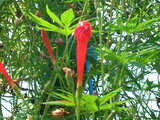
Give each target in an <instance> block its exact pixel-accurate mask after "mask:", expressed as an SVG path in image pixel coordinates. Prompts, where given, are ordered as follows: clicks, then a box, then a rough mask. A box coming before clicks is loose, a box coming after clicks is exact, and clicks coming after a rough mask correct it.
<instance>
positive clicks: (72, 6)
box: [68, 3, 76, 10]
mask: <svg viewBox="0 0 160 120" xmlns="http://www.w3.org/2000/svg"><path fill="white" fill-rule="evenodd" d="M70 8H71V9H73V10H74V9H75V8H76V3H73V4H69V5H68V9H70Z"/></svg>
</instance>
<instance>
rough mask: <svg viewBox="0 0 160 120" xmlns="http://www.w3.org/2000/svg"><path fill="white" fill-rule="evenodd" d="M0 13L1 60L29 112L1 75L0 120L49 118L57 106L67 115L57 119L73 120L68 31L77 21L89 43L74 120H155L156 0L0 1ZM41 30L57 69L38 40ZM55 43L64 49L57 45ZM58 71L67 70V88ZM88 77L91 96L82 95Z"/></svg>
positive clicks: (159, 57)
mask: <svg viewBox="0 0 160 120" xmlns="http://www.w3.org/2000/svg"><path fill="white" fill-rule="evenodd" d="M0 8H1V10H0V16H1V17H0V60H1V61H2V63H3V64H4V66H5V68H6V69H7V72H8V73H9V75H10V76H11V78H12V79H13V80H14V81H15V82H16V84H17V85H18V87H19V89H20V90H21V93H22V95H23V96H24V99H25V101H26V103H27V104H28V105H29V107H30V110H31V111H32V112H33V113H31V112H30V110H29V108H27V106H26V105H25V104H24V102H22V101H21V100H22V99H21V98H19V97H18V96H16V95H15V91H14V90H12V89H11V88H10V87H9V85H8V83H7V81H6V79H5V78H4V77H3V76H2V75H1V74H0V87H1V89H0V94H1V95H0V99H1V101H0V120H1V119H15V120H21V119H23V120H24V119H27V114H28V115H30V116H31V117H33V119H34V117H35V119H44V120H52V119H53V120H54V119H56V118H54V117H53V116H51V113H52V112H53V111H55V110H56V109H60V108H63V109H64V111H65V112H69V113H68V114H69V115H68V116H67V115H66V114H65V113H64V115H63V116H62V117H61V118H60V119H66V120H67V119H68V120H72V119H73V120H75V117H76V116H75V98H74V97H75V89H76V86H74V85H76V80H77V64H76V39H75V37H74V35H73V34H72V33H73V31H74V29H75V27H77V25H78V23H79V21H82V20H86V21H88V22H90V23H91V25H92V37H91V39H90V40H89V43H88V46H87V47H88V53H87V54H88V55H87V57H86V58H87V60H89V62H90V71H89V72H87V71H88V70H86V69H85V72H84V78H83V79H84V82H83V91H82V93H83V95H82V98H81V105H80V106H81V113H80V115H81V116H80V117H81V119H98V120H102V119H105V120H112V119H120V120H132V119H141V120H148V119H157V120H158V119H160V113H159V109H160V106H159V103H160V102H159V99H160V98H159V96H160V80H159V73H160V63H159V61H160V48H159V44H160V43H159V42H160V35H159V23H160V17H159V16H160V9H159V1H158V0H154V1H153V0H121V1H119V0H107V1H106V0H44V1H40V0H18V1H12V0H0ZM37 10H39V11H40V13H41V15H40V16H38V15H36V14H35V13H36V12H37ZM17 20H19V23H17ZM42 28H43V29H44V30H45V31H46V33H47V35H48V38H49V42H50V44H51V47H52V50H53V53H54V55H55V58H56V63H57V66H53V65H52V62H51V61H50V56H49V55H48V51H47V49H46V47H45V45H44V43H43V41H42V38H41V35H40V29H42ZM57 38H58V39H59V38H60V39H62V40H63V41H64V43H65V44H63V45H62V46H58V45H57V44H56V43H55V41H56V40H57ZM90 48H93V49H94V51H93V52H92V51H90ZM89 54H90V55H89ZM94 55H95V56H96V57H97V59H95V58H94V57H92V56H94ZM64 67H68V68H70V69H72V70H73V71H74V75H73V80H72V82H74V84H73V86H72V89H70V88H69V86H68V84H67V80H69V79H66V75H65V73H64V71H63V68H64ZM55 68H56V70H55ZM0 69H1V68H0ZM89 78H91V79H92V83H93V88H94V93H95V94H96V95H88V93H89V88H88V80H89ZM17 81H18V82H17ZM6 103H8V104H9V105H10V106H8V104H6ZM10 108H11V109H10ZM6 111H7V112H6ZM5 113H7V115H6V114H5Z"/></svg>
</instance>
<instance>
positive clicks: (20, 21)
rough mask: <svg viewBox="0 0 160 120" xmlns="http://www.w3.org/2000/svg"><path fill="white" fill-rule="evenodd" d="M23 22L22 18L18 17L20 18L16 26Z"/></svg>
mask: <svg viewBox="0 0 160 120" xmlns="http://www.w3.org/2000/svg"><path fill="white" fill-rule="evenodd" d="M21 23H22V19H21V18H18V19H17V20H16V26H19V25H20V24H21Z"/></svg>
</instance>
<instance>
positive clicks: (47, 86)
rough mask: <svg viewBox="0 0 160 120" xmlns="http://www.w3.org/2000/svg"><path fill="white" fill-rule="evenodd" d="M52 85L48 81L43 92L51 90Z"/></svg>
mask: <svg viewBox="0 0 160 120" xmlns="http://www.w3.org/2000/svg"><path fill="white" fill-rule="evenodd" d="M51 86H52V84H51V81H50V80H49V81H48V82H47V83H46V84H45V87H44V90H45V91H49V89H50V88H51Z"/></svg>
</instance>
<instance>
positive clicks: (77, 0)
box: [64, 0, 89, 3]
mask: <svg viewBox="0 0 160 120" xmlns="http://www.w3.org/2000/svg"><path fill="white" fill-rule="evenodd" d="M86 1H89V0H68V1H65V2H64V3H72V2H86Z"/></svg>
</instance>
